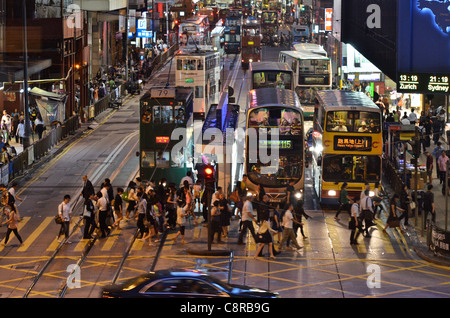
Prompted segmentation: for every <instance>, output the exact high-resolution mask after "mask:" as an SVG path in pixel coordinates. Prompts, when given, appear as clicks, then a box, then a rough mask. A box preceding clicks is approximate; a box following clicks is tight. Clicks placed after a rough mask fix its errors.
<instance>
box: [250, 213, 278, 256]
mask: <svg viewBox="0 0 450 318" xmlns="http://www.w3.org/2000/svg"><path fill="white" fill-rule="evenodd" d="M272 233H277V231H275V230H273V229H272V228H271V227H270V224H269V222H268V220H262V222H261V225H260V226H259V229H258V233H257V234H256V237H257V238H258V241H257V243H258V249H257V250H256V253H255V256H254V257H253V258H254V259H257V258H258V256H259V254H260V253H261V251H262V249H263V248H264V246H265V245H266V244H268V245H269V252H270V259H275V256H274V253H273V239H272Z"/></svg>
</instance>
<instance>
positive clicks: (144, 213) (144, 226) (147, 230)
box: [136, 191, 156, 246]
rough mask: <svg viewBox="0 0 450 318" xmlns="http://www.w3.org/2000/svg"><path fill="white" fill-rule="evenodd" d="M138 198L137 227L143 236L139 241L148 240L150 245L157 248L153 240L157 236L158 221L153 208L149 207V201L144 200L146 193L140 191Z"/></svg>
mask: <svg viewBox="0 0 450 318" xmlns="http://www.w3.org/2000/svg"><path fill="white" fill-rule="evenodd" d="M136 196H137V198H138V200H137V207H136V213H137V215H138V220H137V222H136V225H137V227H138V229H139V232H140V236H141V237H140V238H139V240H140V241H142V242H145V240H146V239H148V245H149V246H155V244H153V242H152V238H153V237H154V236H155V235H156V226H155V222H156V219H155V215H154V214H153V211H152V206H151V205H149V203H148V202H147V200H146V199H145V198H144V192H141V191H139V192H137V194H136Z"/></svg>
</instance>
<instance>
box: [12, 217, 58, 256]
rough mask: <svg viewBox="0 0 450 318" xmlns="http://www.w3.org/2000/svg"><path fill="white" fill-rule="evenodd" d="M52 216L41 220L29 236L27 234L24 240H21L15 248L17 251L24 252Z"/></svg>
mask: <svg viewBox="0 0 450 318" xmlns="http://www.w3.org/2000/svg"><path fill="white" fill-rule="evenodd" d="M53 219H54V217H52V216H49V217H46V218H45V219H44V221H42V223H41V224H39V226H38V227H37V228H36V229H35V230H34V231H33V233H31V235H30V236H28V237H27V238H26V239H25V241H24V242H23V245H22V246H21V247H19V248H18V249H17V251H18V252H25V251H26V250H27V249H28V248H29V247H30V246H31V244H33V242H34V241H35V240H36V239H37V237H38V236H39V235H41V233H42V232H43V231H44V230H45V228H46V227H47V226H48V225H49V224H50V222H52V221H53Z"/></svg>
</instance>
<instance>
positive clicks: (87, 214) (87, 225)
mask: <svg viewBox="0 0 450 318" xmlns="http://www.w3.org/2000/svg"><path fill="white" fill-rule="evenodd" d="M94 202H95V196H94V195H93V194H91V196H90V197H89V199H87V200H85V202H84V206H85V207H86V208H85V210H84V211H83V219H84V231H83V239H91V238H92V233H94V230H95V228H96V227H97V225H96V223H95V216H96V215H95V214H96V213H95V204H94Z"/></svg>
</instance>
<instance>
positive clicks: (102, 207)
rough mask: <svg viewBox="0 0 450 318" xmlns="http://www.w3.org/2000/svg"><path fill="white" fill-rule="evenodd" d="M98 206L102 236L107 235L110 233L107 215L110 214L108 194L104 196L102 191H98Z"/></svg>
mask: <svg viewBox="0 0 450 318" xmlns="http://www.w3.org/2000/svg"><path fill="white" fill-rule="evenodd" d="M97 198H98V201H97V207H98V223H99V225H100V231H101V232H102V236H101V238H104V237H106V236H107V235H108V234H109V231H110V230H109V228H108V226H107V225H106V217H107V214H108V201H107V196H104V195H103V194H102V192H101V191H99V192H97Z"/></svg>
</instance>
